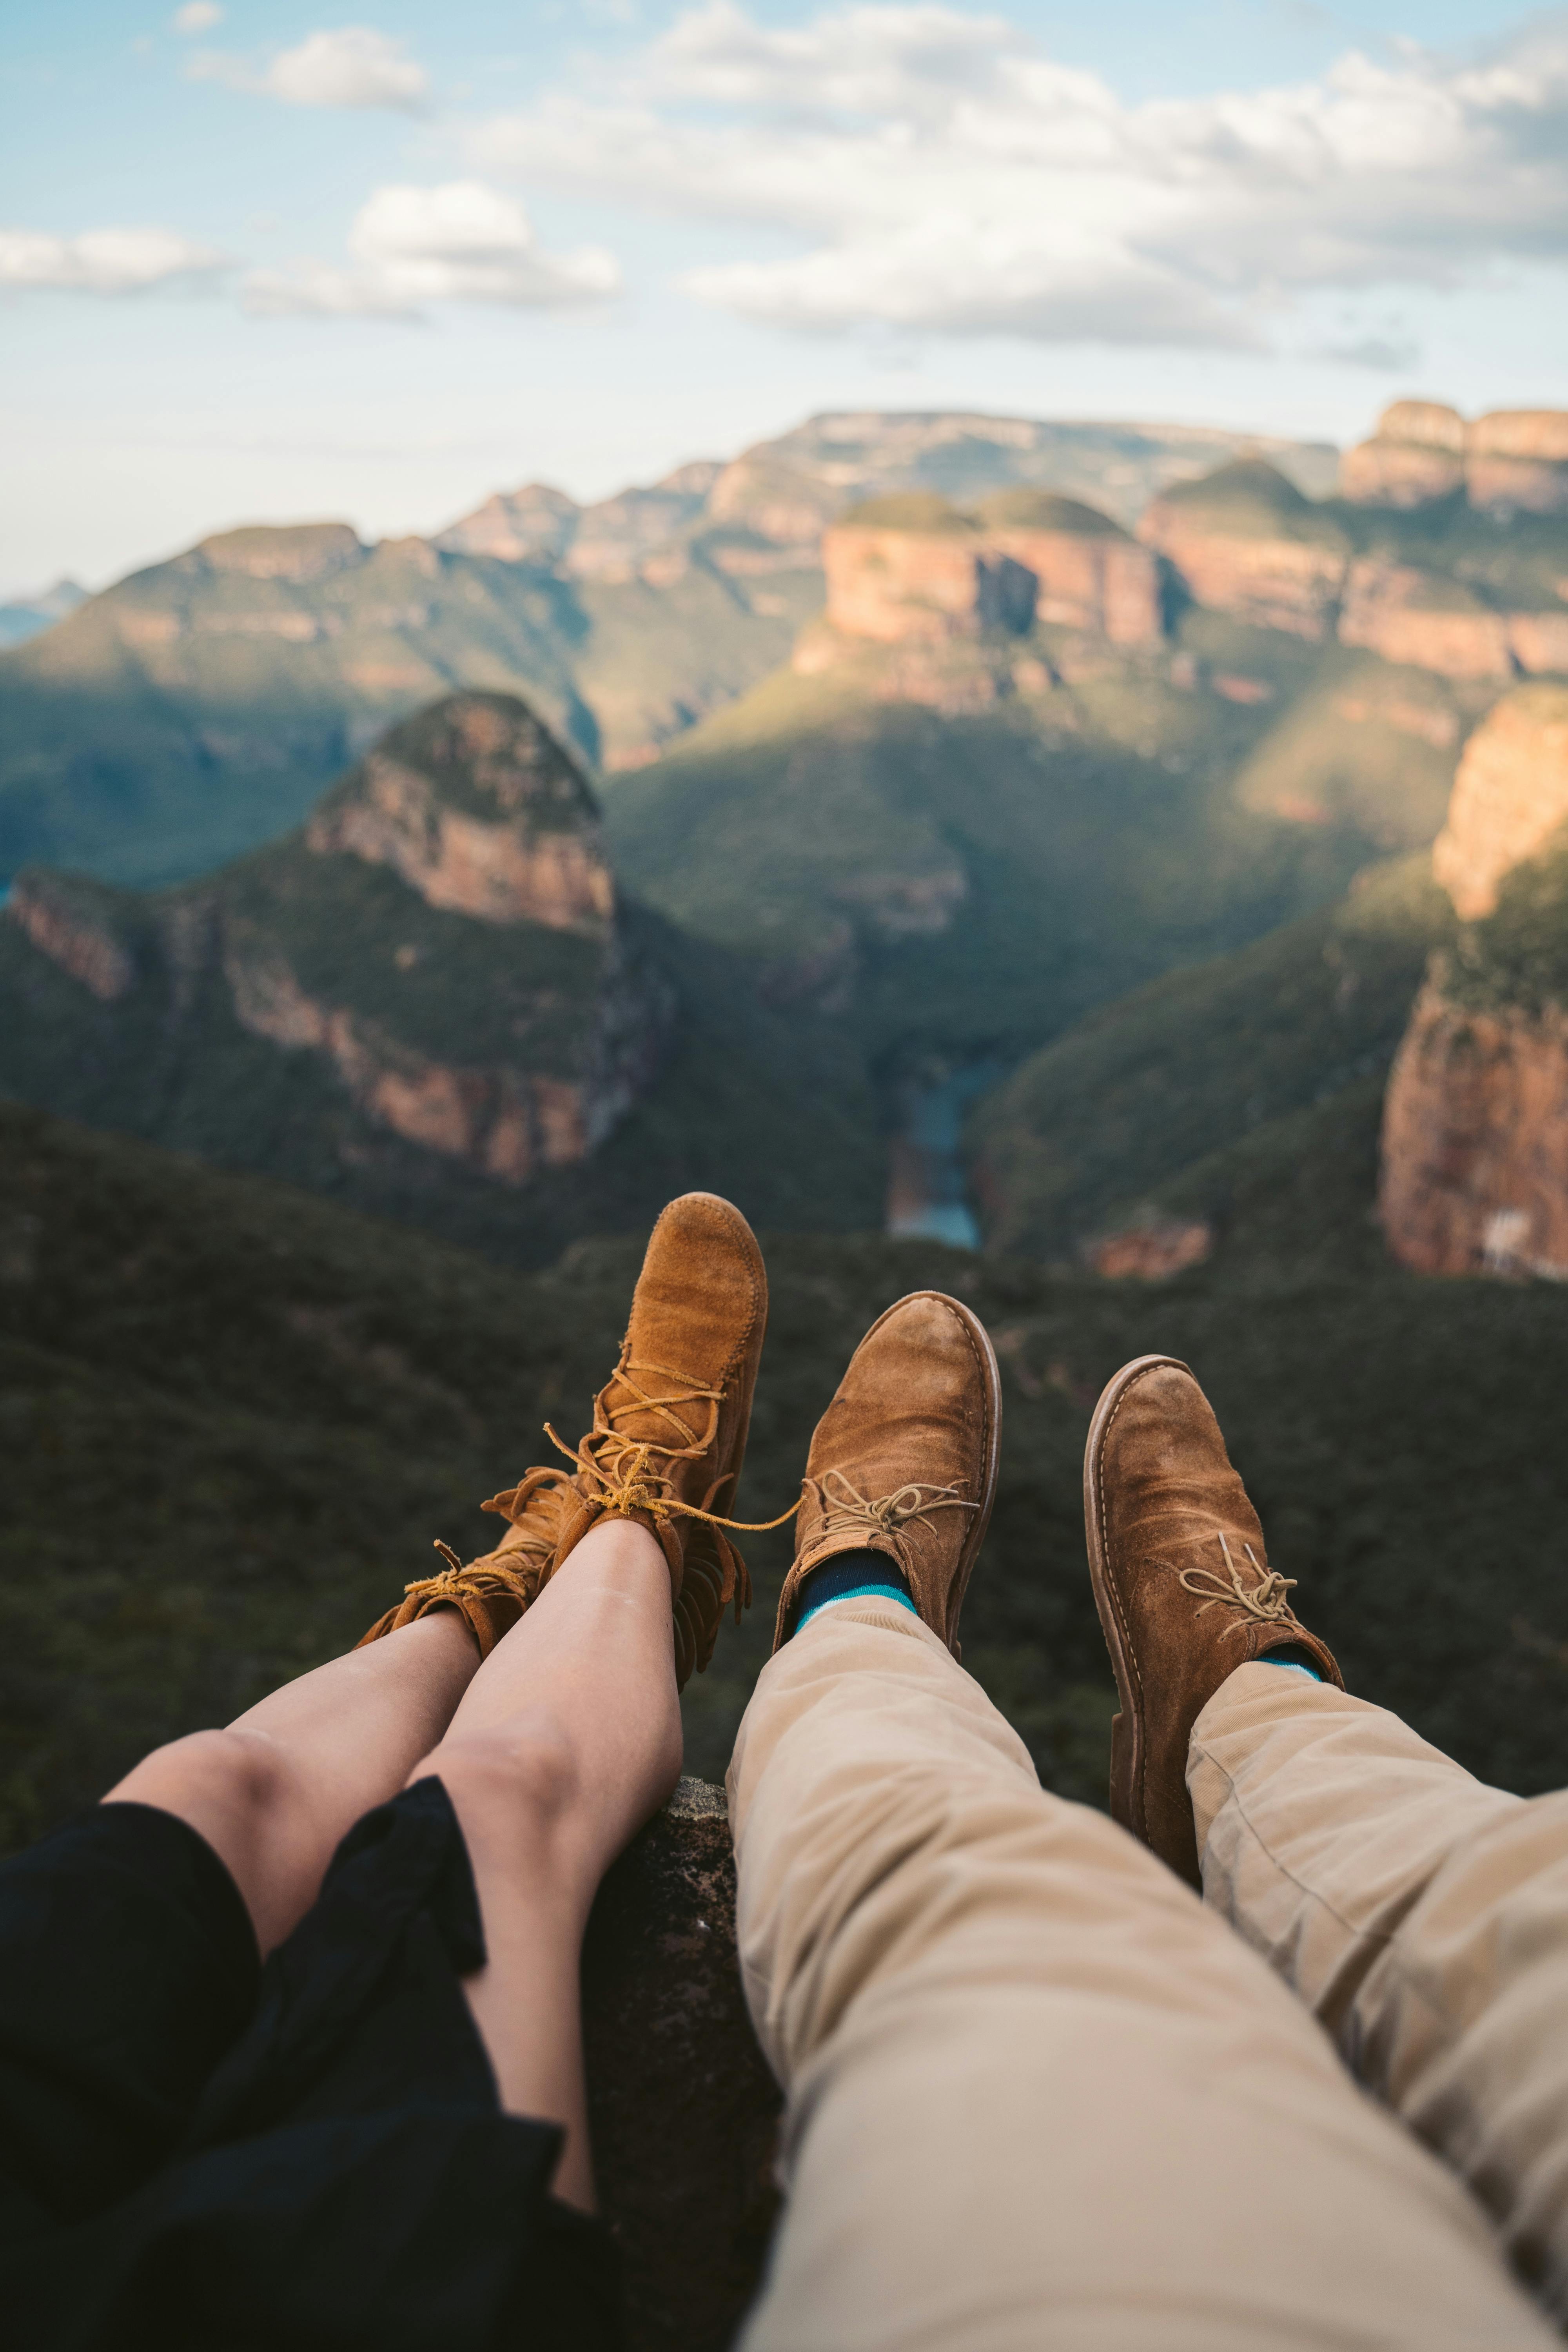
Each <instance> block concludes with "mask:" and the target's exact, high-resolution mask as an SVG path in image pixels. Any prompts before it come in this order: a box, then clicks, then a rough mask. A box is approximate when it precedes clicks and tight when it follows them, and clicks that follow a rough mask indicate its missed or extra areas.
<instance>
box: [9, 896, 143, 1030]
mask: <svg viewBox="0 0 1568 2352" xmlns="http://www.w3.org/2000/svg"><path fill="white" fill-rule="evenodd" d="M5 913H6V914H7V916H8V917H9V918H10V919H11V921H12V922H14V923H16V925H17V926H18V927H19V928H20V929H22V930H24V931H25V932H26V935H27V937H28V939H29V940H31V941H32V943H33V945H34V946H35V947H36V948H37V950H38V952H39V954H40V955H46V956H47V957H48V959H49V961H50V962H51V963H54V964H58V966H59V969H60V970H61V971H63V972H68V974H69V976H70V978H71V979H72V980H77V981H79V982H81V985H82V986H83V988H85V989H87V990H89V992H90V993H91V994H92V995H94V996H96V997H97V998H98V1000H99V1002H100V1003H103V1004H112V1003H114V1002H115V1000H116V999H117V998H118V997H121V996H124V995H126V994H128V993H129V992H130V990H131V988H132V986H133V985H134V982H135V979H136V963H135V958H134V956H133V955H132V950H131V949H130V947H129V946H128V945H127V944H126V942H125V940H123V939H122V938H121V936H120V931H119V926H118V925H117V924H116V922H115V920H114V914H113V893H112V892H110V891H108V890H99V889H96V888H95V887H93V886H92V884H90V883H83V882H79V881H77V880H75V879H73V878H71V877H68V876H66V875H63V874H50V873H48V872H47V871H46V870H44V869H43V868H41V867H40V868H37V869H36V870H34V871H31V872H26V873H23V874H19V875H18V876H17V877H16V883H15V885H14V886H13V888H12V891H11V895H10V898H8V899H7V900H6V902H5Z"/></svg>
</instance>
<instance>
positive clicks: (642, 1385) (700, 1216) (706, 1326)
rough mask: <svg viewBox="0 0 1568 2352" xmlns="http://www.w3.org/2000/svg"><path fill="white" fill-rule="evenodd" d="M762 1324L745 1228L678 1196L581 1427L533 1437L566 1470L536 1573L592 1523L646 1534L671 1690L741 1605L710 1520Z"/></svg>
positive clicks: (738, 1586)
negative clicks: (664, 1565)
mask: <svg viewBox="0 0 1568 2352" xmlns="http://www.w3.org/2000/svg"><path fill="white" fill-rule="evenodd" d="M767 1319H768V1280H767V1276H766V1274H765V1273H764V1272H763V1254H762V1252H761V1250H759V1249H758V1247H757V1244H756V1239H755V1236H754V1235H753V1234H752V1229H751V1227H750V1225H748V1224H747V1223H746V1220H745V1219H744V1217H742V1214H741V1213H740V1211H739V1209H735V1208H731V1205H730V1203H729V1202H728V1201H721V1200H720V1199H718V1198H717V1196H716V1195H715V1194H713V1193H711V1192H688V1193H686V1194H685V1195H684V1196H683V1197H682V1198H681V1199H680V1200H679V1201H672V1202H670V1204H669V1206H668V1209H666V1210H665V1211H664V1213H663V1214H662V1215H661V1216H660V1218H659V1220H658V1224H656V1225H655V1227H654V1229H653V1234H652V1237H651V1238H650V1240H649V1242H648V1245H647V1255H646V1257H645V1258H644V1259H643V1267H642V1272H641V1274H640V1275H639V1276H638V1277H637V1290H636V1293H635V1295H634V1297H633V1299H632V1313H631V1321H630V1322H629V1323H628V1324H627V1326H626V1339H624V1341H623V1342H622V1345H621V1358H620V1361H619V1363H618V1364H617V1365H616V1370H615V1371H614V1373H613V1374H612V1376H611V1378H610V1381H609V1382H608V1384H607V1386H606V1387H605V1388H603V1389H601V1390H600V1391H599V1393H598V1395H597V1396H596V1397H595V1400H594V1425H593V1427H592V1429H591V1430H590V1431H589V1432H588V1434H587V1435H586V1436H585V1437H584V1440H583V1442H582V1444H580V1445H578V1446H576V1447H575V1448H572V1447H569V1446H566V1445H564V1444H562V1441H561V1439H560V1438H559V1437H557V1436H556V1434H555V1432H554V1431H553V1430H552V1429H551V1430H548V1432H547V1434H548V1435H549V1437H550V1439H551V1441H552V1444H556V1445H558V1446H560V1447H561V1451H562V1453H563V1454H565V1455H566V1456H567V1458H568V1460H569V1461H570V1462H571V1463H572V1464H573V1465H574V1473H572V1472H569V1473H568V1474H567V1483H566V1486H565V1487H564V1488H563V1490H562V1511H561V1527H560V1532H559V1535H558V1537H557V1539H556V1545H555V1553H554V1558H553V1559H552V1563H551V1567H550V1570H549V1571H548V1572H549V1573H550V1574H551V1575H554V1574H555V1573H556V1571H557V1570H559V1569H560V1568H561V1566H562V1565H563V1562H564V1561H565V1560H566V1559H568V1558H569V1557H570V1555H571V1554H572V1552H573V1551H574V1549H576V1547H577V1545H578V1544H580V1543H581V1542H582V1540H583V1538H584V1536H585V1535H586V1534H587V1532H588V1530H589V1528H591V1527H593V1526H594V1525H595V1521H596V1520H598V1519H600V1518H603V1517H606V1516H609V1517H618V1518H627V1519H636V1520H637V1522H638V1524H639V1525H640V1526H642V1527H645V1528H648V1529H649V1531H650V1532H651V1533H652V1534H653V1535H654V1536H655V1537H656V1538H658V1543H659V1545H660V1547H661V1549H663V1552H664V1556H665V1559H666V1560H667V1561H668V1565H669V1580H670V1589H671V1592H672V1594H673V1596H674V1602H675V1657H676V1674H677V1676H678V1678H679V1681H680V1682H681V1683H684V1682H685V1681H686V1680H687V1678H688V1677H689V1675H690V1674H691V1673H692V1671H693V1669H695V1670H696V1671H697V1672H698V1673H699V1674H700V1673H701V1671H702V1669H703V1668H704V1667H705V1666H706V1665H707V1664H708V1661H709V1659H710V1657H711V1656H712V1654H713V1643H714V1642H715V1640H716V1639H717V1637H718V1632H719V1625H720V1621H721V1618H722V1617H723V1614H724V1609H725V1604H726V1603H727V1602H728V1601H733V1602H734V1604H735V1618H736V1622H737V1623H738V1622H739V1621H740V1615H741V1612H742V1609H743V1608H744V1607H746V1606H747V1605H748V1604H749V1603H750V1601H751V1598H752V1584H751V1578H750V1577H749V1575H748V1574H747V1572H746V1564H745V1562H744V1560H743V1559H742V1558H741V1555H740V1553H739V1552H738V1551H737V1550H736V1549H735V1548H734V1546H733V1545H732V1544H731V1541H730V1535H729V1531H730V1530H731V1529H737V1528H738V1529H740V1531H741V1532H742V1533H745V1532H747V1531H748V1530H747V1528H746V1527H745V1524H744V1523H743V1522H742V1521H740V1520H736V1519H731V1518H728V1517H725V1516H724V1513H725V1509H726V1507H727V1506H728V1505H729V1504H730V1503H731V1500H732V1499H733V1496H734V1492H735V1486H736V1482H737V1480H738V1479H739V1477H740V1475H741V1464H742V1459H743V1458H744V1455H745V1451H746V1432H747V1429H748V1427H749V1425H750V1423H751V1418H752V1391H753V1390H754V1389H755V1387H756V1384H757V1365H758V1362H759V1360H760V1359H761V1356H762V1352H763V1331H764V1330H765V1329H766V1328H767ZM559 1475H560V1473H559V1472H558V1471H554V1470H531V1471H530V1472H529V1474H528V1476H527V1477H526V1478H525V1479H524V1480H523V1482H522V1485H521V1486H519V1487H518V1488H517V1490H516V1495H515V1496H514V1497H513V1498H512V1499H513V1500H514V1501H515V1503H516V1504H517V1505H518V1507H521V1506H522V1505H523V1504H524V1503H526V1502H528V1501H530V1500H531V1495H532V1493H533V1492H534V1491H536V1488H535V1485H534V1482H535V1481H539V1482H542V1481H546V1480H551V1479H555V1478H558V1477H559ZM792 1508H793V1506H792ZM789 1516H790V1513H789V1512H788V1511H786V1512H784V1515H783V1518H784V1519H787V1518H788V1517H789ZM760 1524H761V1525H764V1526H769V1527H779V1526H782V1525H783V1519H772V1520H767V1521H763V1522H761V1523H760Z"/></svg>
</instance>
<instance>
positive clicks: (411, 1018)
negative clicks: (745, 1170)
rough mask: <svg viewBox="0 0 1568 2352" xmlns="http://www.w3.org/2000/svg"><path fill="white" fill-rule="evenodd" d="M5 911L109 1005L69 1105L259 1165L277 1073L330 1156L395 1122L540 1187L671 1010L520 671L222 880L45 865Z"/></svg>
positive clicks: (379, 1137)
mask: <svg viewBox="0 0 1568 2352" xmlns="http://www.w3.org/2000/svg"><path fill="white" fill-rule="evenodd" d="M4 921H5V924H6V925H7V926H9V927H11V928H12V929H13V931H14V932H15V931H20V932H21V933H22V934H23V935H24V936H25V937H26V941H27V942H28V945H29V947H30V949H31V950H33V951H34V953H35V955H36V956H37V958H39V959H41V960H43V961H45V962H47V964H48V965H51V966H53V967H54V968H55V970H56V971H58V972H59V973H60V974H63V975H65V976H66V977H67V978H68V981H69V982H72V983H73V984H74V985H75V986H76V987H77V988H79V990H80V991H82V992H84V993H85V995H87V996H90V997H91V998H92V999H94V1000H96V1002H97V1003H98V1004H99V1005H100V1006H101V1007H102V1008H104V1012H103V1015H102V1016H101V1017H100V1019H99V1020H98V1021H97V1022H89V1023H88V1024H87V1026H86V1028H85V1029H84V1030H83V1034H82V1036H81V1038H80V1039H79V1040H78V1041H77V1043H76V1044H75V1045H72V1044H71V1043H70V1039H69V1037H68V1036H67V1037H65V1039H64V1043H63V1045H61V1048H60V1050H59V1051H58V1052H57V1053H56V1054H55V1055H54V1056H53V1057H52V1061H53V1063H57V1064H58V1063H63V1064H64V1066H66V1068H67V1070H69V1068H70V1067H71V1066H75V1067H77V1068H78V1069H82V1068H87V1067H89V1066H93V1065H96V1064H101V1066H102V1076H101V1079H100V1082H99V1084H98V1087H97V1089H96V1090H94V1089H92V1088H90V1087H89V1099H87V1100H85V1101H78V1100H76V1099H75V1098H74V1097H73V1098H72V1099H71V1100H70V1101H68V1102H67V1101H61V1102H60V1103H59V1106H58V1107H59V1108H66V1109H70V1110H73V1111H75V1112H76V1113H77V1115H79V1116H81V1115H87V1116H89V1117H96V1118H101V1119H102V1120H103V1122H104V1123H105V1124H110V1125H122V1126H127V1127H131V1128H132V1129H135V1130H137V1131H141V1132H144V1133H149V1134H152V1135H153V1136H154V1137H155V1138H162V1137H163V1134H164V1132H165V1129H166V1127H167V1126H168V1123H169V1122H170V1121H172V1122H173V1137H172V1139H184V1138H185V1137H186V1136H187V1135H195V1136H199V1137H200V1139H201V1141H202V1146H203V1148H204V1149H206V1150H209V1151H211V1153H212V1154H213V1156H214V1157H216V1158H219V1159H226V1160H231V1161H236V1162H238V1163H241V1164H253V1165H254V1164H260V1165H264V1166H266V1165H271V1164H274V1159H275V1150H276V1148H277V1146H278V1144H279V1135H278V1133H277V1131H276V1129H275V1127H269V1125H268V1117H269V1115H268V1113H266V1112H265V1111H264V1110H263V1109H262V1108H260V1106H261V1105H263V1104H264V1103H265V1102H266V1101H267V1100H268V1098H269V1097H274V1096H276V1094H277V1091H278V1089H279V1088H286V1089H287V1090H288V1092H289V1098H290V1101H291V1104H292V1108H291V1109H290V1112H289V1123H288V1125H289V1132H288V1133H287V1134H286V1135H285V1136H284V1137H283V1138H282V1140H283V1141H284V1142H285V1143H286V1144H287V1145H288V1146H289V1149H290V1150H294V1149H297V1150H299V1151H301V1152H303V1153H305V1155H306V1157H307V1159H308V1160H310V1165H311V1166H312V1167H314V1166H317V1165H319V1164H320V1161H321V1159H322V1158H323V1157H326V1158H328V1159H330V1158H331V1157H332V1156H333V1155H335V1156H337V1157H338V1158H339V1159H340V1160H342V1162H344V1163H345V1164H347V1165H354V1166H357V1165H361V1164H363V1162H364V1161H365V1160H366V1158H367V1156H368V1157H370V1158H374V1155H375V1154H376V1152H377V1151H378V1150H380V1149H381V1147H382V1146H383V1145H384V1144H394V1143H395V1144H397V1145H406V1146H409V1147H413V1149H414V1150H415V1151H416V1153H418V1154H428V1155H433V1156H434V1157H435V1158H436V1159H437V1160H444V1161H447V1162H450V1163H455V1164H456V1165H457V1166H458V1167H460V1168H462V1169H463V1170H465V1171H468V1173H470V1174H472V1175H474V1176H478V1177H479V1178H482V1179H487V1180H489V1181H492V1182H496V1183H500V1184H504V1185H511V1186H517V1185H521V1184H525V1183H527V1182H528V1181H530V1179H531V1178H532V1177H534V1176H535V1175H537V1174H539V1173H540V1172H541V1171H543V1170H546V1169H550V1168H559V1167H563V1166H570V1165H571V1164H573V1163H574V1162H576V1161H580V1160H583V1159H584V1158H585V1157H586V1156H587V1155H588V1154H590V1153H591V1152H593V1151H594V1150H595V1149H596V1148H597V1146H598V1145H599V1144H601V1143H602V1142H603V1141H604V1140H605V1138H606V1137H607V1136H608V1135H609V1134H610V1132H611V1130H612V1129H614V1127H615V1126H616V1123H617V1121H618V1120H619V1119H620V1118H621V1117H622V1116H623V1115H624V1113H625V1112H626V1110H628V1109H629V1108H630V1107H631V1105H632V1104H633V1103H634V1102H635V1101H636V1100H637V1097H638V1096H639V1095H640V1094H641V1092H642V1091H643V1090H644V1089H645V1088H646V1087H647V1085H648V1084H649V1083H650V1082H651V1080H652V1077H653V1076H654V1074H655V1072H656V1070H657V1068H658V1063H659V1059H660V1055H661V1053H662V1049H663V1043H664V1038H665V1034H666V1030H667V1027H668V1020H669V1017H670V1002H669V997H668V987H667V984H666V983H665V982H663V981H662V979H661V978H660V977H659V975H658V973H657V972H655V971H651V970H650V969H648V968H647V964H646V960H644V959H642V958H640V957H639V955H638V954H637V952H636V951H635V950H633V949H632V948H631V947H630V945H629V944H628V940H627V936H626V926H625V924H624V922H623V920H622V918H621V914H620V910H619V908H618V907H617V903H616V889H615V884H614V880H613V878H612V876H611V872H610V867H609V864H608V861H607V859H606V856H605V850H604V845H603V842H602V839H601V834H600V824H599V814H598V809H597V805H596V803H595V800H594V797H593V794H592V793H591V792H590V791H589V788H588V785H587V783H586V782H585V781H584V777H583V775H582V773H581V771H580V770H579V769H578V768H577V767H576V766H575V765H574V762H573V761H572V760H571V759H570V758H569V757H568V756H567V754H566V753H565V752H564V751H563V750H562V748H561V746H560V744H559V743H558V742H557V741H556V740H555V739H554V738H553V737H552V735H551V734H550V733H549V731H548V730H546V729H545V728H544V727H543V726H542V725H541V723H540V722H539V721H538V720H537V719H535V718H534V717H533V715H532V713H531V711H530V710H529V709H527V707H526V705H524V704H523V703H521V702H520V701H518V700H517V699H515V698H513V697H510V696H507V695H491V694H462V695H452V696H448V697H447V698H446V699H445V700H444V701H442V702H439V703H437V704H435V705H433V706H432V707H431V708H430V709H427V710H425V711H421V712H420V713H418V714H417V715H416V717H415V718H413V719H405V720H404V721H403V722H402V724H401V725H400V726H397V727H395V728H394V729H393V730H391V731H390V732H389V733H388V734H387V735H386V736H385V737H384V739H383V740H382V741H381V742H380V743H379V744H378V745H377V746H376V747H375V749H374V751H371V752H370V753H369V754H367V756H366V757H365V759H364V760H363V761H361V762H360V764H359V765H358V766H357V767H356V768H354V769H353V771H351V772H350V773H349V775H348V776H347V777H345V778H344V780H343V781H342V783H341V784H339V785H338V786H336V787H335V788H334V789H333V791H331V793H329V794H328V795H327V797H326V798H325V800H324V801H323V802H322V803H321V806H320V808H319V809H318V811H317V813H316V814H315V816H314V817H313V818H312V820H311V822H310V824H309V825H307V826H306V827H305V828H304V829H303V830H302V831H301V832H300V833H299V834H296V835H293V836H292V837H290V838H289V839H286V840H284V841H282V842H280V843H279V844H277V845H275V846H274V847H272V848H270V849H266V850H261V851H258V852H257V853H256V854H254V855H253V856H249V857H247V858H244V859H241V860H239V861H237V863H236V864H234V865H232V866H226V867H224V868H222V869H221V870H220V871H219V872H218V873H217V874H216V875H214V876H212V877H210V878H209V879H207V880H205V881H203V882H201V883H197V884H192V885H188V886H186V887H183V888H180V889H176V890H171V891H166V892H163V893H161V894H158V895H156V896H154V897H151V898H139V897H137V896H135V895H134V894H132V893H129V892H124V891H117V890H113V889H110V888H107V887H104V886H102V885H98V884H93V883H88V882H83V881H80V880H78V879H73V878H70V877H61V876H58V875H54V874H51V873H49V872H47V870H43V869H30V870H28V871H26V872H25V873H24V874H23V875H22V876H21V877H19V879H18V882H17V885H16V888H15V890H14V891H13V893H12V896H11V899H10V902H9V905H8V907H7V908H6V910H5V917H4ZM0 962H4V963H5V965H6V966H7V967H9V966H11V965H13V964H15V959H14V958H5V959H0ZM5 979H8V980H9V983H10V985H11V987H12V988H13V990H14V991H15V993H16V998H17V1002H16V1003H14V1004H12V1005H11V1006H10V1008H9V1010H7V1011H5V1013H4V1014H3V1015H0V1018H3V1019H4V1020H5V1021H8V1022H14V1023H20V1022H25V1021H26V1017H27V1005H28V1002H29V1000H32V999H36V1000H37V1021H38V1023H39V1024H40V1032H39V1034H43V1028H44V1027H45V1026H47V1024H48V1023H49V1022H51V1021H52V1022H53V1023H54V1024H56V1025H57V1026H58V1025H59V1024H63V1026H64V1030H65V1031H66V1032H70V1031H72V1030H73V1027H81V1025H82V1020H83V1017H84V1016H83V1015H82V1014H81V1013H79V1012H77V1011H74V1010H73V1006H72V1001H71V999H70V997H69V996H67V997H66V999H65V1000H63V1001H58V1000H57V999H56V998H55V997H54V996H52V995H51V994H50V992H48V991H47V989H45V988H43V987H42V984H41V976H40V975H39V974H38V972H37V969H36V968H35V967H29V966H28V965H27V964H26V961H25V960H24V961H23V962H22V963H21V964H20V965H18V966H16V969H15V970H14V971H13V970H9V969H7V971H6V973H5V977H4V978H0V986H3V985H5ZM106 1024H107V1025H106ZM89 1032H90V1035H89V1034H88V1033H89ZM241 1041H247V1042H246V1043H243V1044H242V1043H241ZM18 1083H21V1082H20V1081H19V1080H18ZM25 1090H26V1091H29V1092H33V1093H36V1092H37V1086H36V1084H35V1085H30V1086H26V1087H25ZM49 1098H50V1099H51V1101H52V1100H53V1097H52V1096H51V1097H49ZM289 1165H290V1166H291V1165H292V1162H291V1161H290V1162H289Z"/></svg>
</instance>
